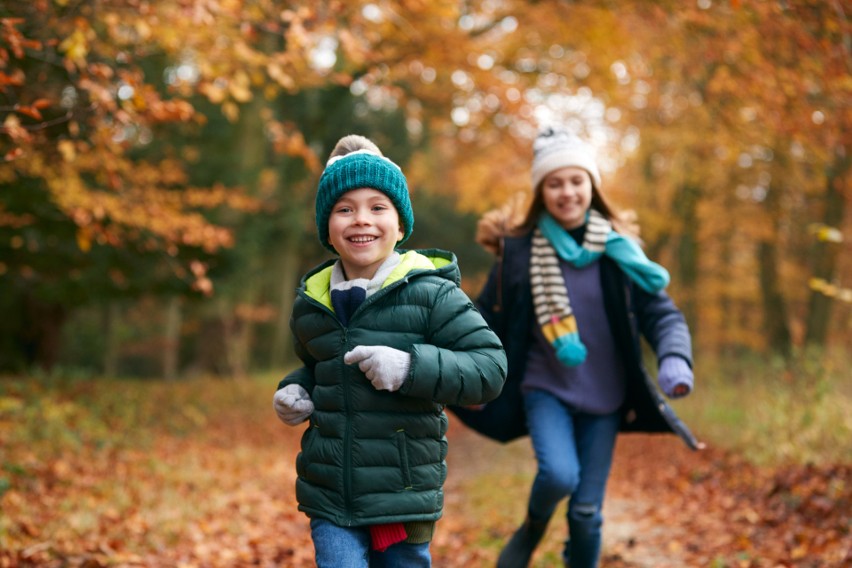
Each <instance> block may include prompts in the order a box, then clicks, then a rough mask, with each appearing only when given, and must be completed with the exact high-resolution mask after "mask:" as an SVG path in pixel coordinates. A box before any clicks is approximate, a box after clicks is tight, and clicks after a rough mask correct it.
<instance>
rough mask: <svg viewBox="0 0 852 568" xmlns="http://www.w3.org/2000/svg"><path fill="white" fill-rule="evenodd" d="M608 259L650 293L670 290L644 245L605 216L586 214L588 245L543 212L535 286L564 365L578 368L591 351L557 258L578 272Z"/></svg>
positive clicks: (541, 315) (540, 312)
mask: <svg viewBox="0 0 852 568" xmlns="http://www.w3.org/2000/svg"><path fill="white" fill-rule="evenodd" d="M603 255H606V256H608V257H609V258H611V259H613V260H614V261H615V262H616V264H618V266H619V268H621V270H622V271H624V273H625V274H626V275H627V276H628V277H629V278H630V279H631V280H632V281H633V282H635V283H636V284H637V285H638V286H639V287H640V288H642V289H643V290H645V291H646V292H649V293H656V292H659V291H660V290H663V289H665V287H666V286H667V285H668V283H669V273H668V272H667V271H666V269H665V268H663V267H662V266H660V265H659V264H657V263H655V262H652V261H650V260H649V259H648V257H647V256H645V253H644V252H642V249H641V248H640V247H639V244H638V243H637V242H636V241H634V240H632V239H630V238H628V237H625V236H623V235H621V234H619V233H617V232H615V231H614V230H613V229H612V224H611V223H610V222H609V221H608V220H607V219H606V218H605V217H604V216H603V215H601V214H600V213H598V212H597V211H595V210H594V209H590V210H589V212H588V213H587V214H586V233H585V236H584V237H583V244H582V245H580V244H577V241H575V240H574V239H573V238H572V237H571V235H569V234H568V232H567V231H566V230H565V229H564V228H563V227H562V226H561V225H560V224H559V223H558V222H557V221H556V220H555V219H554V218H553V217H552V216H551V215H550V214H548V213H544V214H542V216H541V218H540V219H539V221H538V226H537V229H536V230H535V232H534V234H533V246H532V257H531V259H530V283H531V285H532V293H533V306H534V308H535V313H536V319H537V321H538V323H539V325H540V326H541V328H542V332H543V333H544V336H545V337H546V338H547V339H548V341H550V342H551V344H552V345H553V347H554V349H555V350H556V355H557V357H558V358H559V360H560V361H562V362H563V363H564V364H566V365H568V366H576V365H579V364H580V363H582V362H583V361H585V359H586V347H585V345H583V343H582V342H581V341H580V334H579V330H578V328H577V322H576V319H575V318H574V313H573V310H572V309H571V302H570V300H569V298H568V290H567V288H566V286H565V280H564V278H563V276H562V271H561V269H559V263H558V260H557V258H556V257H557V256H558V257H559V258H561V259H562V260H564V261H566V262H567V263H569V264H570V265H571V266H573V267H575V268H582V267H584V266H588V265H589V264H591V263H593V262H595V261H596V260H598V259H599V258H600V257H601V256H603Z"/></svg>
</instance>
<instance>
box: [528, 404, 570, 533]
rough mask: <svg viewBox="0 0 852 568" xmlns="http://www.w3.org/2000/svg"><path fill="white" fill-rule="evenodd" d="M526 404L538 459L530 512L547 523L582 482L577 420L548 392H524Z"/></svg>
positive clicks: (532, 515) (531, 492)
mask: <svg viewBox="0 0 852 568" xmlns="http://www.w3.org/2000/svg"><path fill="white" fill-rule="evenodd" d="M524 406H525V408H526V411H527V426H528V428H529V432H530V439H531V440H532V445H533V449H534V450H535V457H536V461H537V462H538V471H537V472H536V476H535V480H534V481H533V486H532V490H531V491H530V501H529V514H530V517H531V518H532V519H533V520H535V521H545V522H546V521H547V520H548V519H550V516H551V515H552V514H553V511H554V510H555V509H556V506H557V505H558V504H559V502H560V501H561V500H562V499H564V498H566V497H568V496H569V495H571V494H572V493H574V491H576V489H577V486H578V484H579V483H580V463H579V458H578V454H577V446H576V445H575V442H574V419H573V417H572V416H571V413H570V411H569V410H568V407H567V406H565V404H563V403H562V402H561V401H560V400H559V399H557V398H556V397H555V396H553V395H552V394H550V393H548V392H545V391H540V390H535V391H530V392H527V393H524Z"/></svg>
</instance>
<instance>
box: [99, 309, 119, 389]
mask: <svg viewBox="0 0 852 568" xmlns="http://www.w3.org/2000/svg"><path fill="white" fill-rule="evenodd" d="M101 309H102V311H101V314H102V322H103V334H104V358H103V372H104V376H105V377H108V378H113V377H115V376H116V375H117V374H118V353H119V341H118V334H117V331H116V328H117V327H118V319H119V316H120V315H121V308H120V306H119V303H118V302H117V301H116V300H108V301H107V302H106V303H105V304H103V305H102V307H101Z"/></svg>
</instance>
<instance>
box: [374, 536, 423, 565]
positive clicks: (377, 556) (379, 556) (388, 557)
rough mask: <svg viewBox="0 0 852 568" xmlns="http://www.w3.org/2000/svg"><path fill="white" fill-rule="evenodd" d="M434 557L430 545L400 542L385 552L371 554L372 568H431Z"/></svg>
mask: <svg viewBox="0 0 852 568" xmlns="http://www.w3.org/2000/svg"><path fill="white" fill-rule="evenodd" d="M431 566H432V556H431V554H430V553H429V543H428V542H424V543H423V544H409V543H407V542H398V543H396V544H394V545H391V546H389V547H388V549H387V550H385V551H384V552H376V551H375V550H373V551H371V552H370V567H371V568H430V567H431Z"/></svg>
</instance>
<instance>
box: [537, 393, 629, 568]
mask: <svg viewBox="0 0 852 568" xmlns="http://www.w3.org/2000/svg"><path fill="white" fill-rule="evenodd" d="M524 406H525V408H526V411H527V425H528V426H529V431H530V438H531V439H532V444H533V449H534V450H535V457H536V460H537V461H538V472H537V473H536V476H535V481H533V486H532V491H531V492H530V502H529V515H530V517H531V518H532V519H534V520H537V521H547V520H548V519H550V517H551V515H553V511H554V510H555V509H556V507H557V505H558V504H559V502H560V501H562V499H564V498H565V497H569V498H570V501H569V502H568V535H569V536H568V540H567V541H566V542H565V552H564V559H565V564H566V566H567V565H570V566H571V568H593V567H594V566H597V562H598V557H599V556H600V551H601V525H602V524H603V514H602V513H601V508H602V507H603V499H604V492H605V491H606V482H607V478H608V477H609V470H610V466H611V465H612V454H613V450H614V449H615V439H616V437H617V436H618V428H619V424H620V423H621V415H620V413H619V412H614V413H612V414H605V415H594V414H583V413H581V412H577V411H575V410H573V409H572V408H571V407H569V406H568V405H566V404H565V403H563V402H562V401H560V400H559V399H558V398H556V397H555V396H553V395H552V394H550V393H548V392H545V391H541V390H535V391H530V392H527V393H525V394H524Z"/></svg>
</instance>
